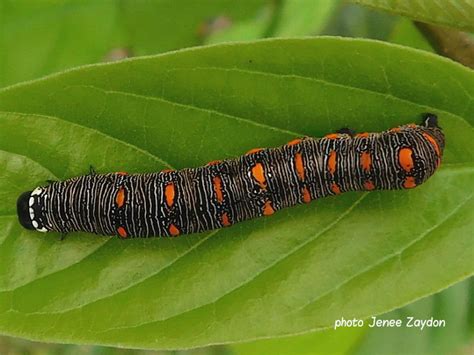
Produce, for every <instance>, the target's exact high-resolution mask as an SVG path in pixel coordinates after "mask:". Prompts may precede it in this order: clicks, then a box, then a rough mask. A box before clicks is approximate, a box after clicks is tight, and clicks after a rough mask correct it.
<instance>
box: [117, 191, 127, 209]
mask: <svg viewBox="0 0 474 355" xmlns="http://www.w3.org/2000/svg"><path fill="white" fill-rule="evenodd" d="M115 203H116V204H117V207H118V208H120V207H122V206H123V204H124V203H125V189H124V188H123V187H121V188H119V190H118V192H117V196H115Z"/></svg>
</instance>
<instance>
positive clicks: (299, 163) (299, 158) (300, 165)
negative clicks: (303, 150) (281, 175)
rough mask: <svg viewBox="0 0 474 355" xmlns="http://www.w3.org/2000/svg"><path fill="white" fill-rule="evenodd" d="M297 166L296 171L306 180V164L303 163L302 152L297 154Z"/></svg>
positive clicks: (301, 178)
mask: <svg viewBox="0 0 474 355" xmlns="http://www.w3.org/2000/svg"><path fill="white" fill-rule="evenodd" d="M295 168H296V173H297V174H298V177H299V178H300V180H301V181H303V180H304V165H303V157H302V156H301V154H300V153H296V154H295Z"/></svg>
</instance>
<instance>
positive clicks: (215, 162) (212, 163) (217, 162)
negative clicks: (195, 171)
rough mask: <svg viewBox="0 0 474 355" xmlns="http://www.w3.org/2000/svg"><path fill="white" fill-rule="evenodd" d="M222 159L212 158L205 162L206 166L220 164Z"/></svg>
mask: <svg viewBox="0 0 474 355" xmlns="http://www.w3.org/2000/svg"><path fill="white" fill-rule="evenodd" d="M221 161H222V160H212V161H210V162H209V163H207V164H206V166H211V165H217V164H220V162H221Z"/></svg>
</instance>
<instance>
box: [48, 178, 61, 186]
mask: <svg viewBox="0 0 474 355" xmlns="http://www.w3.org/2000/svg"><path fill="white" fill-rule="evenodd" d="M57 181H58V180H51V179H48V180H46V183H48V184H50V185H51V184H52V183H53V182H57Z"/></svg>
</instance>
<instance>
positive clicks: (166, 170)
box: [160, 169, 173, 173]
mask: <svg viewBox="0 0 474 355" xmlns="http://www.w3.org/2000/svg"><path fill="white" fill-rule="evenodd" d="M172 171H173V169H163V170H161V171H160V173H170V172H172Z"/></svg>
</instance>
